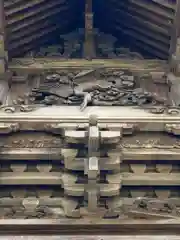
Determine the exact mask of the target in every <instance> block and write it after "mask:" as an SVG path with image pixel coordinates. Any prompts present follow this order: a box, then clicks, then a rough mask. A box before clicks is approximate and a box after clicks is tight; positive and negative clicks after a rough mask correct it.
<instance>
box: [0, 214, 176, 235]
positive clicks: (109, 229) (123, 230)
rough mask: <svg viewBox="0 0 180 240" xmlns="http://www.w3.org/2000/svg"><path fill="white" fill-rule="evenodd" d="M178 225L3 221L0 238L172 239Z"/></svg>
mask: <svg viewBox="0 0 180 240" xmlns="http://www.w3.org/2000/svg"><path fill="white" fill-rule="evenodd" d="M179 227H180V222H179V221H178V220H161V221H148V220H147V221H146V220H133V221H131V220H121V221H119V220H118V221H116V220H113V219H111V220H98V219H97V218H94V219H93V218H92V219H90V218H88V219H87V220H85V219H83V220H78V219H76V220H71V219H69V220H50V219H49V220H35V219H31V220H30V219H28V220H24V219H23V220H18V221H17V220H2V221H1V222H0V234H2V235H9V234H14V235H16V234H18V235H58V234H65V235H69V234H70V235H77V234H79V235H85V234H91V235H92V234H95V235H100V234H102V233H103V234H105V235H116V236H118V235H129V232H131V233H132V234H133V235H154V234H158V235H161V234H162V235H172V234H176V235H179V234H180V228H179Z"/></svg>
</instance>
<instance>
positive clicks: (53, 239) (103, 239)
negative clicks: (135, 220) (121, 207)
mask: <svg viewBox="0 0 180 240" xmlns="http://www.w3.org/2000/svg"><path fill="white" fill-rule="evenodd" d="M19 238H20V239H21V240H27V239H28V240H59V239H61V240H132V239H135V240H179V236H176V235H169V236H167V235H161V236H158V235H154V236H153V235H152V236H151V235H143V236H139V235H128V236H121V235H119V236H104V235H98V236H95V235H91V236H89V235H82V236H79V235H72V236H63V235H56V236H44V235H41V236H21V235H20V236H10V235H8V236H1V237H0V240H19Z"/></svg>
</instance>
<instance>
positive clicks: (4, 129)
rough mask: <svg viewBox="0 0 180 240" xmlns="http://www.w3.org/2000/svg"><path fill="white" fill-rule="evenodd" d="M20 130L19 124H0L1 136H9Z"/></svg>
mask: <svg viewBox="0 0 180 240" xmlns="http://www.w3.org/2000/svg"><path fill="white" fill-rule="evenodd" d="M19 130H20V126H19V124H18V123H0V134H9V133H12V132H17V131H19Z"/></svg>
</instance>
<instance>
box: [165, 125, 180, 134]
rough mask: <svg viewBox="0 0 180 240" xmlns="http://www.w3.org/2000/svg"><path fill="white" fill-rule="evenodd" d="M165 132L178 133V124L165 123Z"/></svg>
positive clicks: (179, 129)
mask: <svg viewBox="0 0 180 240" xmlns="http://www.w3.org/2000/svg"><path fill="white" fill-rule="evenodd" d="M165 132H168V133H172V134H174V135H180V124H165Z"/></svg>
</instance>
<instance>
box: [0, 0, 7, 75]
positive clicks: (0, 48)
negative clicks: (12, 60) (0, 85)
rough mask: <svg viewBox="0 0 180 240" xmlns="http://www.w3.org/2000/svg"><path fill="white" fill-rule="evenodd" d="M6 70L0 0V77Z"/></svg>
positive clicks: (2, 10)
mask: <svg viewBox="0 0 180 240" xmlns="http://www.w3.org/2000/svg"><path fill="white" fill-rule="evenodd" d="M5 70H6V51H5V13H4V0H0V75H2V74H4V73H5Z"/></svg>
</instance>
